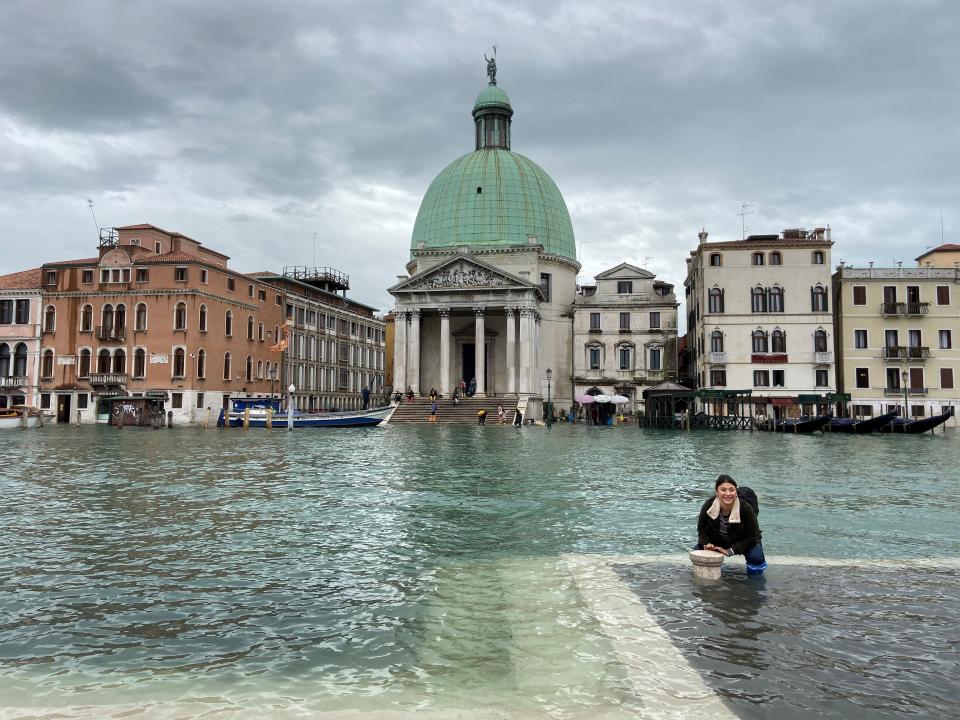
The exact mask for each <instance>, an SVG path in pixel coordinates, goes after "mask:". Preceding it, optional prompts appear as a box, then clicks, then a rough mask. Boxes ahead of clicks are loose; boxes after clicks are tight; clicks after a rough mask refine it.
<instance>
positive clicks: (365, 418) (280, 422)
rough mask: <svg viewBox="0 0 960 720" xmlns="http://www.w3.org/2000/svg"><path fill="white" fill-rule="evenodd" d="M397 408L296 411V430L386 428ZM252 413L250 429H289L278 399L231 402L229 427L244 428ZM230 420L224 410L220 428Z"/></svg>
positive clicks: (393, 406) (232, 400)
mask: <svg viewBox="0 0 960 720" xmlns="http://www.w3.org/2000/svg"><path fill="white" fill-rule="evenodd" d="M395 407H396V406H395V405H387V406H384V407H378V408H371V409H369V410H344V411H342V412H317V413H307V412H303V411H301V410H294V411H293V428H294V429H295V430H296V429H298V428H324V427H372V426H374V425H383V424H386V423H387V422H388V421H389V420H390V416H391V415H393V411H394V409H395ZM247 410H249V411H250V414H249V423H250V427H260V428H265V427H267V424H268V422H269V424H270V426H271V427H274V428H282V429H284V430H285V429H286V427H287V413H286V412H285V411H284V410H282V409H281V408H280V400H279V399H277V398H254V397H251V398H231V399H230V413H229V423H230V425H229V426H230V427H243V422H244V419H245V418H246V417H247ZM226 423H227V420H225V418H224V412H223V410H221V411H220V417H219V418H218V419H217V427H224V425H226Z"/></svg>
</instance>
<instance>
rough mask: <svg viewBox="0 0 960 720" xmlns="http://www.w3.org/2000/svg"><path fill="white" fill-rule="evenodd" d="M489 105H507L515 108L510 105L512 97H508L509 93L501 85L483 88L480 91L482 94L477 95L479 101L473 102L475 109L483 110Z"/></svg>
mask: <svg viewBox="0 0 960 720" xmlns="http://www.w3.org/2000/svg"><path fill="white" fill-rule="evenodd" d="M489 107H506V108H510V109H511V110H512V109H513V108H512V107H511V106H510V98H508V97H507V94H506V93H505V92H504V91H503V90H502V89H501V88H500V86H499V85H487V86H486V87H485V88H484V89H483V90H481V91H480V94H479V95H477V101H476V102H475V103H474V104H473V111H474V112H476V111H477V110H482V109H484V108H489Z"/></svg>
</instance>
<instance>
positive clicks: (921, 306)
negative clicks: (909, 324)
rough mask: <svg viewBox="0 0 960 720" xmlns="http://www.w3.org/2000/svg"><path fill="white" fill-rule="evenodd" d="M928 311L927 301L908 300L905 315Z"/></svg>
mask: <svg viewBox="0 0 960 720" xmlns="http://www.w3.org/2000/svg"><path fill="white" fill-rule="evenodd" d="M928 312H930V303H928V302H908V303H907V309H906V314H907V315H926V314H927V313H928Z"/></svg>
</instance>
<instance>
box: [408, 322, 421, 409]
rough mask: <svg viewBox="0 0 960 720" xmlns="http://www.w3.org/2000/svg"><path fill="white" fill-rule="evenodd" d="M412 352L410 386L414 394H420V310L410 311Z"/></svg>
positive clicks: (409, 358)
mask: <svg viewBox="0 0 960 720" xmlns="http://www.w3.org/2000/svg"><path fill="white" fill-rule="evenodd" d="M409 346H410V352H409V357H408V362H409V365H410V370H409V373H408V374H409V376H410V388H411V389H412V390H413V394H414V395H419V394H420V311H419V310H411V311H410V342H409Z"/></svg>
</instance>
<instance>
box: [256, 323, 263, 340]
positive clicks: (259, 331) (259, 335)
mask: <svg viewBox="0 0 960 720" xmlns="http://www.w3.org/2000/svg"><path fill="white" fill-rule="evenodd" d="M257 340H259V341H260V342H263V323H262V322H259V323H257Z"/></svg>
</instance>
